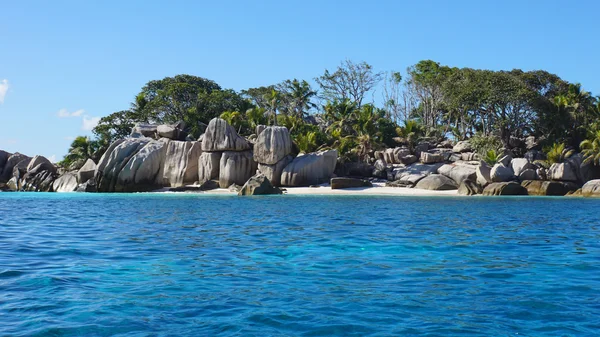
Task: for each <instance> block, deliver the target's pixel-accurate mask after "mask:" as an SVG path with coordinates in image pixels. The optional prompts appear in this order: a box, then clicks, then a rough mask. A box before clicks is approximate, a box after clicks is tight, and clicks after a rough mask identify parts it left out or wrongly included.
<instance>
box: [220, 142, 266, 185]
mask: <svg viewBox="0 0 600 337" xmlns="http://www.w3.org/2000/svg"><path fill="white" fill-rule="evenodd" d="M256 169H257V163H256V162H255V161H254V155H253V154H252V151H241V152H237V151H225V152H223V156H222V157H221V162H220V164H219V186H221V188H228V187H229V186H231V185H233V184H237V185H240V186H241V185H244V184H245V183H246V181H248V179H250V177H252V176H253V175H254V174H255V173H256Z"/></svg>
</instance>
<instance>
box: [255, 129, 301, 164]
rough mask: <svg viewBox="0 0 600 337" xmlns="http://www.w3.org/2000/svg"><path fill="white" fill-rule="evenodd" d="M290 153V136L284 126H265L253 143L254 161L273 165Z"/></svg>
mask: <svg viewBox="0 0 600 337" xmlns="http://www.w3.org/2000/svg"><path fill="white" fill-rule="evenodd" d="M290 153H292V138H291V137H290V133H289V131H288V129H287V128H286V127H283V126H269V127H267V128H265V129H264V130H263V131H262V132H261V133H260V134H258V138H257V139H256V144H254V161H256V162H257V163H261V164H268V165H273V164H276V163H277V162H279V161H280V160H281V159H283V158H285V157H286V156H287V155H289V154H290Z"/></svg>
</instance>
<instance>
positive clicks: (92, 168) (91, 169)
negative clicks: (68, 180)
mask: <svg viewBox="0 0 600 337" xmlns="http://www.w3.org/2000/svg"><path fill="white" fill-rule="evenodd" d="M95 174H96V163H94V161H93V160H92V159H89V158H88V160H86V162H85V164H83V166H82V167H81V168H80V169H79V171H77V181H78V182H79V183H80V184H83V183H85V182H87V181H88V180H90V179H91V178H93V177H94V175H95Z"/></svg>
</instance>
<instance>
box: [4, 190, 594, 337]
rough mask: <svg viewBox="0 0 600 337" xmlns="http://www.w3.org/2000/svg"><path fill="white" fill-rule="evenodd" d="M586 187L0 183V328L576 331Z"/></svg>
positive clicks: (50, 331) (590, 209)
mask: <svg viewBox="0 0 600 337" xmlns="http://www.w3.org/2000/svg"><path fill="white" fill-rule="evenodd" d="M599 207H600V200H593V199H568V198H527V197H525V198H448V197H418V198H415V197H375V196H370V197H354V196H329V197H328V196H267V197H246V198H241V197H240V198H238V197H235V196H206V195H189V194H112V195H106V194H51V193H45V194H42V193H39V194H35V193H0V336H5V335H6V336H214V335H219V336H399V335H402V336H454V335H456V336H465V335H466V336H481V335H487V336H593V335H599V334H600V221H599V220H598V218H599V215H600V212H599V211H598V209H599Z"/></svg>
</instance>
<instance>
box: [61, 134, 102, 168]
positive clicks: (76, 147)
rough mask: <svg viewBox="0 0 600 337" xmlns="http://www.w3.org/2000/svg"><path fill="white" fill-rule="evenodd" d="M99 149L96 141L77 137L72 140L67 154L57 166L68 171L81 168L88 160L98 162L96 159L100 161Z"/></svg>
mask: <svg viewBox="0 0 600 337" xmlns="http://www.w3.org/2000/svg"><path fill="white" fill-rule="evenodd" d="M99 147H100V144H99V143H98V142H97V141H94V140H92V139H90V138H89V137H84V136H78V137H76V138H75V139H74V140H73V142H72V143H71V146H70V147H69V152H68V153H67V155H66V156H65V157H64V159H63V160H62V161H60V162H59V163H58V165H59V166H62V167H64V168H67V169H69V170H75V169H79V168H80V167H81V166H83V164H85V162H86V160H88V159H92V160H94V161H95V162H98V159H100V154H99V153H98V150H99Z"/></svg>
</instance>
